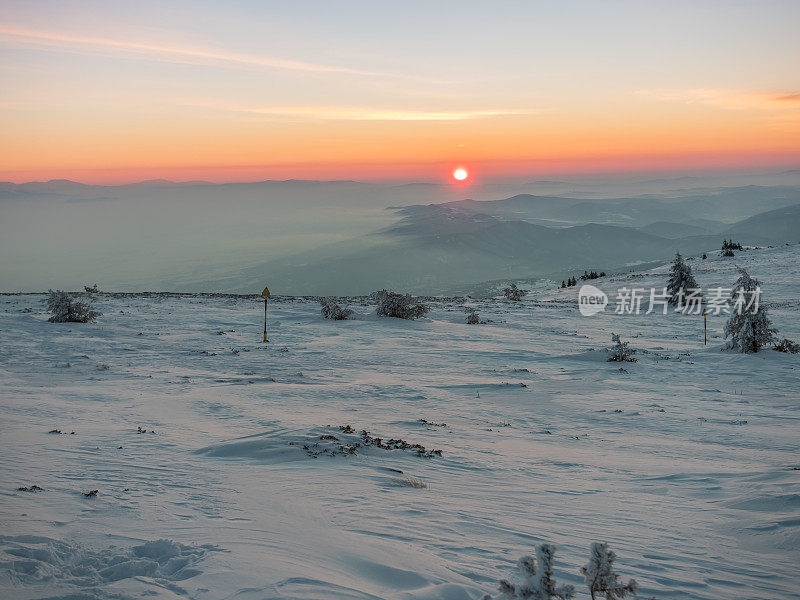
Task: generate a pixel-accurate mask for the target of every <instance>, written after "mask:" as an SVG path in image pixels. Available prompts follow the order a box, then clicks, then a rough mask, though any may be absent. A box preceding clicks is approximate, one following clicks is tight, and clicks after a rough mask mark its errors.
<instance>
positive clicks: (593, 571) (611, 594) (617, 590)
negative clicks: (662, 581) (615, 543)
mask: <svg viewBox="0 0 800 600" xmlns="http://www.w3.org/2000/svg"><path fill="white" fill-rule="evenodd" d="M615 558H616V554H614V552H613V551H612V550H611V549H610V548H609V547H608V544H600V543H594V544H592V550H591V555H590V557H589V562H588V563H587V564H586V566H584V567H581V573H583V578H584V581H586V585H587V586H588V587H589V593H590V594H591V596H592V600H595V598H596V594H597V595H599V594H604V595H605V597H606V600H617V598H624V597H625V596H627V595H628V594H631V595H634V596H635V595H636V590H637V588H638V585H637V584H636V580H635V579H631V580H629V581H628V583H625V582H623V581H620V576H619V575H618V574H617V573H615V572H614V559H615Z"/></svg>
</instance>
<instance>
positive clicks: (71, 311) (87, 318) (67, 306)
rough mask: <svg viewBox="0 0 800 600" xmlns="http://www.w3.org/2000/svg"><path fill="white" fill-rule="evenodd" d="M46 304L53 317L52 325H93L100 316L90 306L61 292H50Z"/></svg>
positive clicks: (51, 319) (51, 318)
mask: <svg viewBox="0 0 800 600" xmlns="http://www.w3.org/2000/svg"><path fill="white" fill-rule="evenodd" d="M46 302H47V310H48V312H50V313H51V314H52V315H53V316H52V317H50V318H49V319H48V321H50V322H51V323H91V322H92V321H94V320H95V319H96V318H97V317H99V316H100V313H99V312H97V311H96V310H92V307H91V306H90V305H89V304H87V303H86V302H80V301H79V300H75V298H73V297H72V295H71V294H69V293H67V292H62V291H61V290H56V291H55V292H54V291H53V290H50V291H49V292H48V296H47V300H46Z"/></svg>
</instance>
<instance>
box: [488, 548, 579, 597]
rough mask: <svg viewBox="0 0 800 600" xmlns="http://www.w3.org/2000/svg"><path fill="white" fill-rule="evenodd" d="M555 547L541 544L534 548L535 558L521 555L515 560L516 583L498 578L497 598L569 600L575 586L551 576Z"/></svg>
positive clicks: (573, 593)
mask: <svg viewBox="0 0 800 600" xmlns="http://www.w3.org/2000/svg"><path fill="white" fill-rule="evenodd" d="M555 551H556V547H555V546H553V545H552V544H541V545H539V546H538V547H537V548H536V558H534V557H533V556H523V557H522V558H520V559H519V561H517V566H518V567H519V571H520V577H519V581H518V582H517V583H512V582H510V581H508V580H506V579H502V580H500V587H499V591H500V596H498V600H512V599H516V598H525V599H527V600H553V599H557V600H569V599H570V598H572V597H573V596H574V595H575V587H574V586H572V585H568V584H559V583H556V581H555V579H554V578H553V555H554V554H555ZM487 598H489V597H488V596H487Z"/></svg>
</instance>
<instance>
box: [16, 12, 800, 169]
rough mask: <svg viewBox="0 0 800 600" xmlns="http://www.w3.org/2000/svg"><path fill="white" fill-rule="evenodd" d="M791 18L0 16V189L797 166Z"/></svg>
mask: <svg viewBox="0 0 800 600" xmlns="http://www.w3.org/2000/svg"><path fill="white" fill-rule="evenodd" d="M798 22H800V2H797V1H794V0H788V1H758V2H755V1H752V2H743V1H737V0H729V1H725V2H714V1H698V0H695V1H691V2H685V1H682V0H677V1H671V2H650V1H646V0H638V1H635V2H618V1H614V0H609V1H604V2H596V1H594V2H578V1H569V0H567V1H564V2H535V1H528V2H491V3H489V2H467V1H460V2H450V1H439V2H431V1H430V0H428V1H426V2H415V1H403V2H374V1H364V2H360V1H347V2H344V1H343V2H328V1H303V0H298V1H293V2H255V1H253V2H236V1H231V2H224V3H220V2H203V1H195V2H181V1H173V2H169V3H164V2H151V1H148V0H144V1H139V2H135V3H133V2H109V1H99V2H69V3H65V2H48V1H34V2H31V1H30V0H28V1H24V2H16V1H12V0H0V80H2V82H3V84H2V85H0V158H1V159H2V160H0V180H7V181H13V182H17V183H19V182H24V181H32V180H49V179H60V178H64V179H72V180H77V181H82V182H87V183H125V182H132V181H140V180H144V179H153V178H166V179H172V180H196V179H202V180H208V181H216V182H223V181H246V180H250V181H252V180H263V179H287V178H296V179H359V180H381V179H388V180H409V181H410V180H436V179H439V178H442V177H447V176H448V175H449V174H450V173H451V172H452V170H453V169H454V168H455V167H456V166H465V167H467V168H468V169H469V171H470V175H471V179H476V180H479V179H480V178H484V179H486V180H488V179H492V178H504V177H506V178H511V177H528V176H536V177H541V176H547V175H563V174H570V173H603V172H619V171H644V170H646V171H650V172H652V171H687V170H693V169H704V168H707V169H742V168H754V167H755V168H776V169H781V168H792V167H797V166H798V165H800V35H797V23H798Z"/></svg>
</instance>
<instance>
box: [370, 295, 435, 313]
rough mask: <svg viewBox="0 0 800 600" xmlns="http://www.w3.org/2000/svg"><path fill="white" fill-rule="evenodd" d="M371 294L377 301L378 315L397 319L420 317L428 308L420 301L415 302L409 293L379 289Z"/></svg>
mask: <svg viewBox="0 0 800 600" xmlns="http://www.w3.org/2000/svg"><path fill="white" fill-rule="evenodd" d="M372 296H373V297H374V298H375V301H376V302H377V303H378V311H377V314H378V316H379V317H396V318H398V319H412V320H413V319H421V318H422V317H424V316H425V315H426V314H427V312H428V311H429V310H430V309H429V308H428V307H427V306H425V305H424V304H422V303H421V302H417V300H416V298H413V297H412V296H411V295H409V294H398V293H396V292H389V291H386V290H380V291H379V292H374V293H373V294H372Z"/></svg>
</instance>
